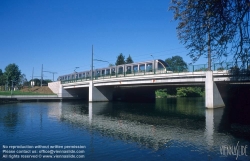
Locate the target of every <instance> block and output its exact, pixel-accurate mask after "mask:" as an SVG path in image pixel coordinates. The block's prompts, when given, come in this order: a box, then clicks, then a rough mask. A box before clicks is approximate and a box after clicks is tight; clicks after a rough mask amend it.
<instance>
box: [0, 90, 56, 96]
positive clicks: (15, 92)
mask: <svg viewBox="0 0 250 161" xmlns="http://www.w3.org/2000/svg"><path fill="white" fill-rule="evenodd" d="M0 95H3V96H10V95H11V91H0ZM12 95H55V94H44V93H36V92H21V91H12Z"/></svg>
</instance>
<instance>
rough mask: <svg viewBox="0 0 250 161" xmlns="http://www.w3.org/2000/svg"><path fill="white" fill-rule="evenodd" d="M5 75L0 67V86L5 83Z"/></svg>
mask: <svg viewBox="0 0 250 161" xmlns="http://www.w3.org/2000/svg"><path fill="white" fill-rule="evenodd" d="M5 82H6V80H5V77H4V75H3V72H2V69H0V86H2V85H5Z"/></svg>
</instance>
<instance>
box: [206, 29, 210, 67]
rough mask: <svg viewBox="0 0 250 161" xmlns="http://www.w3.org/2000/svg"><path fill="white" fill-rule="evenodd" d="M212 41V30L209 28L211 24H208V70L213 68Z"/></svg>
mask: <svg viewBox="0 0 250 161" xmlns="http://www.w3.org/2000/svg"><path fill="white" fill-rule="evenodd" d="M210 43H211V40H210V30H209V24H208V47H207V52H208V53H207V58H208V61H207V64H208V68H207V70H208V71H210V70H211V47H210Z"/></svg>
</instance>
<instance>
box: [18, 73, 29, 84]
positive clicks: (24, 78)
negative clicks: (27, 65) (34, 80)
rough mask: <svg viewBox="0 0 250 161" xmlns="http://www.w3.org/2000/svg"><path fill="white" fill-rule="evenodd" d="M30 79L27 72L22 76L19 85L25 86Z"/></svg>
mask: <svg viewBox="0 0 250 161" xmlns="http://www.w3.org/2000/svg"><path fill="white" fill-rule="evenodd" d="M27 82H28V80H27V78H26V75H25V74H22V75H21V76H20V81H19V86H24V85H25V84H27Z"/></svg>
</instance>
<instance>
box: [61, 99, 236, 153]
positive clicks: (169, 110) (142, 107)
mask: <svg viewBox="0 0 250 161" xmlns="http://www.w3.org/2000/svg"><path fill="white" fill-rule="evenodd" d="M164 101H166V100H159V101H158V102H156V104H148V103H147V104H143V103H133V104H130V103H125V104H124V103H119V102H118V103H108V102H102V103H89V104H86V103H83V104H71V103H63V104H60V110H59V111H61V112H60V113H59V114H60V119H61V120H62V121H64V122H68V123H70V124H74V125H77V126H79V127H84V128H86V129H87V130H89V131H92V130H94V131H96V132H98V133H100V134H101V135H103V136H107V137H112V138H114V139H119V140H123V141H125V142H131V141H132V142H135V143H137V144H139V145H141V146H144V147H148V148H153V149H155V150H157V149H161V148H166V146H167V145H168V144H170V143H171V142H173V141H174V142H175V141H177V142H181V143H187V142H188V143H189V144H193V145H196V146H204V147H207V146H208V147H209V146H217V147H219V146H220V145H225V144H227V145H230V144H233V143H234V142H233V140H234V139H233V138H232V136H230V135H225V134H224V133H220V132H219V129H220V124H221V121H222V118H223V117H222V115H223V112H224V108H220V109H215V110H210V109H207V110H204V102H202V101H200V100H198V101H196V102H195V103H194V104H193V105H192V104H191V103H190V100H189V101H188V100H185V99H182V100H178V99H175V100H174V99H173V100H171V99H170V100H167V102H164ZM168 101H169V102H168ZM171 101H176V104H175V105H173V103H172V102H171ZM202 108H203V109H202ZM224 122H225V121H224ZM168 146H169V145H168Z"/></svg>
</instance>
